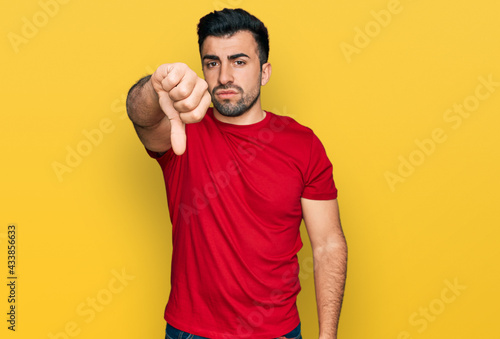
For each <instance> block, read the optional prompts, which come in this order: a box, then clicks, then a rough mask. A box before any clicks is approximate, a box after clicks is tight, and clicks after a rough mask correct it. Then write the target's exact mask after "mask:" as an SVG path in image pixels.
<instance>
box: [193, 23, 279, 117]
mask: <svg viewBox="0 0 500 339" xmlns="http://www.w3.org/2000/svg"><path fill="white" fill-rule="evenodd" d="M201 58H202V62H203V73H204V74H205V80H206V82H207V84H208V90H209V92H210V94H211V96H212V102H213V104H214V107H215V109H216V110H217V111H218V112H219V113H220V114H222V115H224V116H230V117H235V116H240V115H242V114H243V113H245V112H246V111H248V110H249V109H251V108H252V107H253V106H254V104H255V103H256V102H258V100H259V97H260V86H261V85H264V83H265V82H267V78H268V77H267V74H265V75H266V79H264V81H263V79H262V70H261V67H260V61H259V54H258V48H257V42H256V41H255V39H254V37H253V35H252V33H250V32H248V31H239V32H236V33H235V34H233V35H232V36H230V37H214V36H209V37H207V38H206V39H205V41H204V42H203V46H202V49H201ZM268 66H270V65H269V64H264V65H263V70H264V71H265V72H267V67H268ZM263 82H264V83H263Z"/></svg>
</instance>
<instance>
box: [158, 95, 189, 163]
mask: <svg viewBox="0 0 500 339" xmlns="http://www.w3.org/2000/svg"><path fill="white" fill-rule="evenodd" d="M158 96H159V102H160V107H161V109H162V111H163V112H164V113H165V115H166V116H167V118H168V120H170V144H171V145H172V149H173V151H174V153H175V154H177V155H182V154H183V153H184V151H185V150H186V128H185V126H186V125H185V124H184V122H182V120H181V117H180V115H179V112H177V111H176V110H175V108H174V106H173V104H172V100H171V99H170V97H169V95H168V93H167V92H160V93H158Z"/></svg>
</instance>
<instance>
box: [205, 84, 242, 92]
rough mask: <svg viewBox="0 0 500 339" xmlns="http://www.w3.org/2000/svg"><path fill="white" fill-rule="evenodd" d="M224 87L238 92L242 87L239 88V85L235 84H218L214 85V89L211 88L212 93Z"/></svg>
mask: <svg viewBox="0 0 500 339" xmlns="http://www.w3.org/2000/svg"><path fill="white" fill-rule="evenodd" d="M225 89H234V90H237V91H238V92H240V93H243V88H241V87H239V86H236V85H231V84H228V85H220V86H216V87H214V89H213V90H212V94H214V93H215V92H217V91H218V90H225Z"/></svg>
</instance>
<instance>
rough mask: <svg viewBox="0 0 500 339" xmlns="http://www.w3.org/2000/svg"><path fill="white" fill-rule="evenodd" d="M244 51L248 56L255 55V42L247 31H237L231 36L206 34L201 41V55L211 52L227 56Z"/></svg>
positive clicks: (256, 53)
mask: <svg viewBox="0 0 500 339" xmlns="http://www.w3.org/2000/svg"><path fill="white" fill-rule="evenodd" d="M238 53H245V54H247V55H248V56H250V57H252V56H257V55H258V51H257V42H256V41H255V38H254V37H253V34H252V33H250V32H249V31H239V32H236V33H234V34H233V35H231V36H221V37H216V36H208V37H207V38H206V39H205V41H204V42H203V45H202V48H201V56H202V57H203V56H204V55H207V54H211V55H217V56H220V57H222V56H228V55H234V54H238Z"/></svg>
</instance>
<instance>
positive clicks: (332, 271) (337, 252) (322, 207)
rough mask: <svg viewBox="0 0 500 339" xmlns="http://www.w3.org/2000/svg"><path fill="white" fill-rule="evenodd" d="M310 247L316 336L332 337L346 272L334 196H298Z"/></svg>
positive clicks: (335, 332) (337, 210) (335, 333)
mask: <svg viewBox="0 0 500 339" xmlns="http://www.w3.org/2000/svg"><path fill="white" fill-rule="evenodd" d="M301 203H302V211H303V216H304V222H305V224H306V228H307V232H308V234H309V239H310V240H311V246H312V250H313V260H314V281H315V287H316V302H317V308H318V319H319V338H320V339H336V338H337V329H338V322H339V317H340V309H341V308H342V299H343V296H344V286H345V279H346V272H347V243H346V241H345V238H344V233H343V232H342V226H341V225H340V217H339V208H338V203H337V200H336V199H335V200H309V199H304V198H302V199H301Z"/></svg>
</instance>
